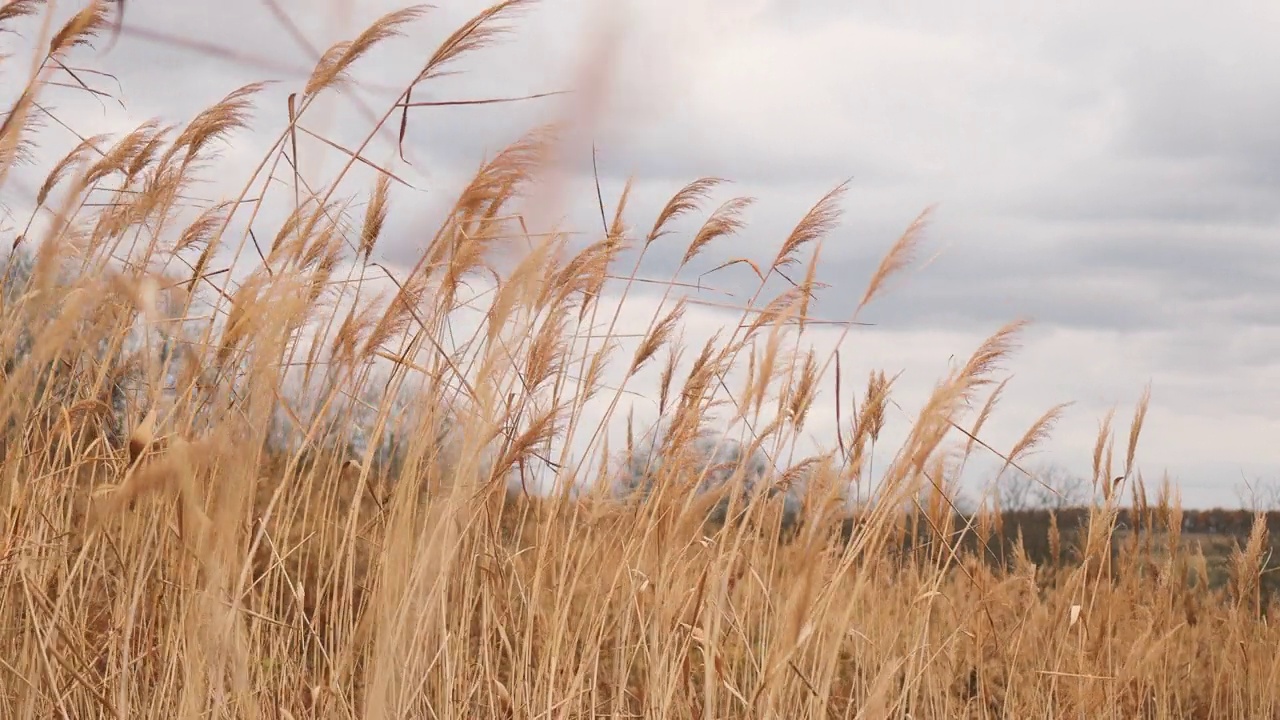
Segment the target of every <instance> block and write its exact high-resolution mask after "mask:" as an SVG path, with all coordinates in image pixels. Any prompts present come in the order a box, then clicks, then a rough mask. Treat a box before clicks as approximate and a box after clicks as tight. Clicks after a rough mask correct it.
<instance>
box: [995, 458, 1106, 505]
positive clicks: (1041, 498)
mask: <svg viewBox="0 0 1280 720" xmlns="http://www.w3.org/2000/svg"><path fill="white" fill-rule="evenodd" d="M1029 471H1030V472H1031V475H1030V476H1028V475H1026V474H1024V473H1021V472H1018V473H1011V474H1008V475H1005V476H1004V477H1002V478H1001V479H1000V480H999V481H998V482H997V484H996V487H995V493H996V497H997V498H999V500H1000V507H1001V508H1002V509H1004V510H1014V511H1016V510H1062V509H1064V508H1069V507H1079V506H1082V505H1087V504H1088V503H1089V501H1090V499H1091V498H1092V496H1093V492H1092V488H1091V487H1090V483H1089V481H1088V480H1086V479H1085V478H1083V477H1081V476H1079V475H1076V474H1074V473H1072V472H1070V471H1069V470H1067V469H1065V468H1063V467H1062V466H1060V465H1056V464H1046V465H1043V466H1040V467H1038V468H1030V469H1029Z"/></svg>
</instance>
